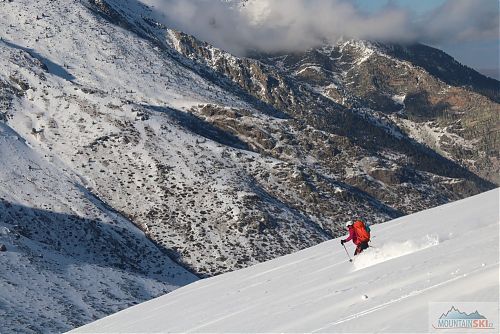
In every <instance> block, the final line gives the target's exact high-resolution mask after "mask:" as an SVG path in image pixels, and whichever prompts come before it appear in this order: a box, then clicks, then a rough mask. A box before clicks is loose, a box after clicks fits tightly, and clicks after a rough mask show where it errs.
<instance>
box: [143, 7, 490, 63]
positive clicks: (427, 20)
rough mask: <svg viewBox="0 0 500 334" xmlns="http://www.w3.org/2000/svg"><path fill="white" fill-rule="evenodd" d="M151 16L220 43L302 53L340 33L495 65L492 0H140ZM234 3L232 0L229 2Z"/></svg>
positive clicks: (228, 46) (234, 48) (233, 48)
mask: <svg viewBox="0 0 500 334" xmlns="http://www.w3.org/2000/svg"><path fill="white" fill-rule="evenodd" d="M144 1H145V2H147V3H149V4H154V8H155V13H156V15H157V18H159V19H160V20H162V21H164V22H165V23H166V24H167V25H168V26H171V27H173V28H176V29H179V30H182V31H185V32H187V33H190V34H193V35H195V36H197V37H198V38H200V39H202V40H206V41H208V42H210V43H212V44H214V45H216V46H218V47H220V48H223V49H225V50H228V51H230V52H233V53H235V54H237V55H244V54H245V52H247V51H248V50H256V49H257V50H263V51H295V50H305V49H307V48H310V47H314V46H317V45H320V44H321V43H323V42H325V41H327V42H332V43H333V42H335V41H337V40H339V39H340V38H359V39H369V40H379V41H389V42H402V43H412V42H421V43H425V44H428V45H432V46H436V47H438V48H440V49H443V50H444V51H446V52H448V53H449V54H451V55H452V56H453V57H455V58H456V59H457V60H459V61H460V62H462V63H464V64H466V65H468V66H471V67H474V68H476V69H478V70H482V69H498V68H499V65H498V61H499V60H498V58H499V55H498V40H499V1H498V0H248V2H247V3H246V5H245V7H244V9H243V10H238V9H235V8H234V7H231V6H228V5H227V3H225V2H222V1H215V0H144ZM232 1H238V0H232Z"/></svg>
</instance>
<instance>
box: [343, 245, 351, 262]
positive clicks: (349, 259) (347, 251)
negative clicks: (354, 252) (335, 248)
mask: <svg viewBox="0 0 500 334" xmlns="http://www.w3.org/2000/svg"><path fill="white" fill-rule="evenodd" d="M342 246H344V249H345V252H346V254H347V257H348V258H349V262H352V259H351V256H350V255H349V252H348V251H347V248H346V247H345V245H344V244H342Z"/></svg>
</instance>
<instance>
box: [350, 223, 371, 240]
mask: <svg viewBox="0 0 500 334" xmlns="http://www.w3.org/2000/svg"><path fill="white" fill-rule="evenodd" d="M353 227H354V232H355V233H356V237H357V241H358V242H359V243H361V242H368V241H370V232H369V231H368V229H367V228H366V225H365V223H363V222H362V221H361V220H356V221H355V222H354V224H353Z"/></svg>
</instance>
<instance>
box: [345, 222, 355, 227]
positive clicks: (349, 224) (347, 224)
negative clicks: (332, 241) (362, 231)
mask: <svg viewBox="0 0 500 334" xmlns="http://www.w3.org/2000/svg"><path fill="white" fill-rule="evenodd" d="M353 224H354V223H353V222H352V220H349V221H348V222H347V223H345V228H347V229H348V228H349V226H352V225H353Z"/></svg>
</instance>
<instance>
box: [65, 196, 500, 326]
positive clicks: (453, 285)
mask: <svg viewBox="0 0 500 334" xmlns="http://www.w3.org/2000/svg"><path fill="white" fill-rule="evenodd" d="M498 203H499V190H498V189H496V190H492V191H489V192H487V193H483V194H480V195H477V196H474V197H471V198H468V199H465V200H461V201H458V202H454V203H451V204H447V205H444V206H441V207H437V208H434V209H430V210H427V211H423V212H420V213H417V214H413V215H410V216H406V217H403V218H399V219H396V220H393V221H391V222H388V223H385V224H381V225H376V226H373V228H372V244H373V246H374V247H373V248H371V249H369V250H367V251H366V252H365V253H364V254H362V255H360V256H359V257H358V258H356V260H355V262H354V264H351V263H349V262H347V258H346V254H345V251H344V249H343V248H342V247H341V246H340V244H339V239H335V240H332V241H328V242H325V243H322V244H320V245H318V246H315V247H312V248H309V249H306V250H304V251H300V252H297V253H295V254H291V255H288V256H284V257H281V258H278V259H275V260H272V261H269V262H265V263H261V264H258V265H256V266H253V267H249V268H247V269H243V270H240V271H236V272H232V273H228V274H224V275H221V276H217V277H213V278H210V279H206V280H202V281H198V282H195V283H193V284H191V285H189V286H186V287H183V288H181V289H178V290H176V291H174V292H172V293H170V294H168V295H166V296H163V297H160V298H157V299H155V300H152V301H149V302H146V303H144V304H141V305H137V306H134V307H131V308H129V309H127V310H124V311H122V312H119V313H117V314H114V315H112V316H109V317H107V318H104V319H102V320H99V321H97V322H95V323H93V324H89V325H87V326H84V327H82V328H79V329H77V330H75V331H74V332H77V333H90V332H92V333H94V332H340V331H349V332H355V331H364V332H377V331H382V332H388V331H396V332H401V331H411V332H426V331H427V328H428V327H427V326H428V303H429V302H437V301H490V302H497V301H498V284H499V276H498V275H499V272H498V270H499V266H498V264H499V254H498V244H499V218H498V213H499V212H498ZM349 249H350V251H351V252H352V247H349ZM363 295H366V296H367V297H368V298H366V299H364V298H362V296H363ZM394 319H397V321H394Z"/></svg>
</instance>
